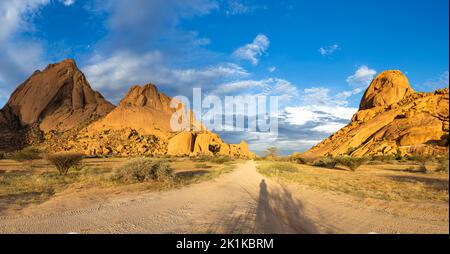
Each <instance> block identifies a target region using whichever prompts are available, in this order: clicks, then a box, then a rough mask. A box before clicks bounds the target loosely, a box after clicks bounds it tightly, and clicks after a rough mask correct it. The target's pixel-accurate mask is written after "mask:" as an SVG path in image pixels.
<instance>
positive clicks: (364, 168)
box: [257, 157, 449, 201]
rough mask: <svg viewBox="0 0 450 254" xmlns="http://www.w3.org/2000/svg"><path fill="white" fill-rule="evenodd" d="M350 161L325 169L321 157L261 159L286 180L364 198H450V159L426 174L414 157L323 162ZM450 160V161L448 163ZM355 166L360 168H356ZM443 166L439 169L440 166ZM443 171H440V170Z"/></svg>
mask: <svg viewBox="0 0 450 254" xmlns="http://www.w3.org/2000/svg"><path fill="white" fill-rule="evenodd" d="M330 160H333V162H330V163H329V164H327V166H328V165H333V164H335V163H336V165H341V164H343V165H346V167H349V168H354V169H353V170H347V169H345V170H343V169H341V168H340V167H339V166H337V167H336V168H334V169H331V168H328V167H326V168H328V169H329V170H325V169H323V168H321V167H318V166H314V165H317V163H318V162H317V161H315V162H313V163H309V164H298V163H295V162H280V161H258V166H257V168H258V171H259V173H261V174H263V175H265V176H268V177H273V178H274V179H277V180H278V181H281V182H285V183H296V184H300V185H304V186H309V187H312V188H314V189H320V190H324V191H333V192H336V193H345V194H349V195H352V196H356V197H361V198H375V199H381V200H401V201H408V200H413V201H414V200H421V201H424V200H427V201H448V197H449V196H448V188H449V180H448V173H442V172H443V171H445V169H444V170H441V169H440V168H444V167H445V166H446V165H447V172H448V159H447V160H446V161H444V160H442V164H438V165H437V169H436V170H433V171H428V172H427V173H426V174H423V173H419V172H421V171H420V170H417V169H415V170H411V167H415V168H420V165H418V164H417V163H415V162H413V161H410V162H408V163H403V164H400V163H398V164H386V163H385V164H376V165H373V164H370V165H368V164H364V163H361V162H362V160H360V159H349V158H347V157H345V158H342V157H341V158H339V159H338V158H335V159H332V158H329V157H327V158H326V159H324V158H322V159H321V160H320V163H319V165H321V166H322V165H323V164H322V163H325V162H326V163H328V161H330ZM445 164H446V165H445ZM355 167H357V168H358V170H355ZM438 169H439V170H438ZM438 171H439V172H438Z"/></svg>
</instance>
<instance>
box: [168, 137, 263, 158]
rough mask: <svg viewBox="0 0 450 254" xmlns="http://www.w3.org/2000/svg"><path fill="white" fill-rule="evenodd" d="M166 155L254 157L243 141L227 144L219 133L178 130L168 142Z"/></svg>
mask: <svg viewBox="0 0 450 254" xmlns="http://www.w3.org/2000/svg"><path fill="white" fill-rule="evenodd" d="M167 155H171V156H187V155H188V156H199V155H206V156H217V155H219V156H231V157H238V158H255V154H254V153H252V152H250V150H249V149H248V145H247V143H246V142H245V141H241V143H240V144H231V145H230V144H227V143H225V142H224V141H223V140H222V139H221V138H220V137H219V135H217V134H215V133H212V132H208V131H204V132H199V133H195V132H188V131H185V132H180V133H178V134H177V135H176V136H174V137H172V138H171V139H170V140H169V142H168V149H167Z"/></svg>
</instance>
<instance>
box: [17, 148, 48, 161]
mask: <svg viewBox="0 0 450 254" xmlns="http://www.w3.org/2000/svg"><path fill="white" fill-rule="evenodd" d="M41 154H42V152H41V151H40V150H39V149H37V148H34V147H26V148H24V149H22V150H20V151H17V152H14V153H13V154H12V155H11V159H13V160H15V161H19V162H24V161H28V162H31V161H33V160H38V159H41V158H42V155H41Z"/></svg>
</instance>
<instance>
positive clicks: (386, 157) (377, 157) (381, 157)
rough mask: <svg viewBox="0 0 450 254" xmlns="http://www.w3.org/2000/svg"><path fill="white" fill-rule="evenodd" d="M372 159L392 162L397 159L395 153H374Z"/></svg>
mask: <svg viewBox="0 0 450 254" xmlns="http://www.w3.org/2000/svg"><path fill="white" fill-rule="evenodd" d="M370 160H371V161H380V162H391V161H394V160H395V156H394V155H374V156H372V157H371V159H370Z"/></svg>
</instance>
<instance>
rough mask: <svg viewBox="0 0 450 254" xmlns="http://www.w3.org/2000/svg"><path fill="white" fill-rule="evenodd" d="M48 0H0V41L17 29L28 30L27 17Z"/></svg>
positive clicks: (48, 0)
mask: <svg viewBox="0 0 450 254" xmlns="http://www.w3.org/2000/svg"><path fill="white" fill-rule="evenodd" d="M49 2H50V0H21V1H15V0H2V1H0V24H1V25H0V42H1V41H2V40H6V39H8V38H9V36H11V35H12V34H13V33H15V32H17V31H18V30H28V29H29V28H30V26H31V24H30V22H29V19H30V18H31V17H32V14H33V13H34V12H36V11H38V10H39V8H40V7H42V6H44V5H46V4H48V3H49Z"/></svg>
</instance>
